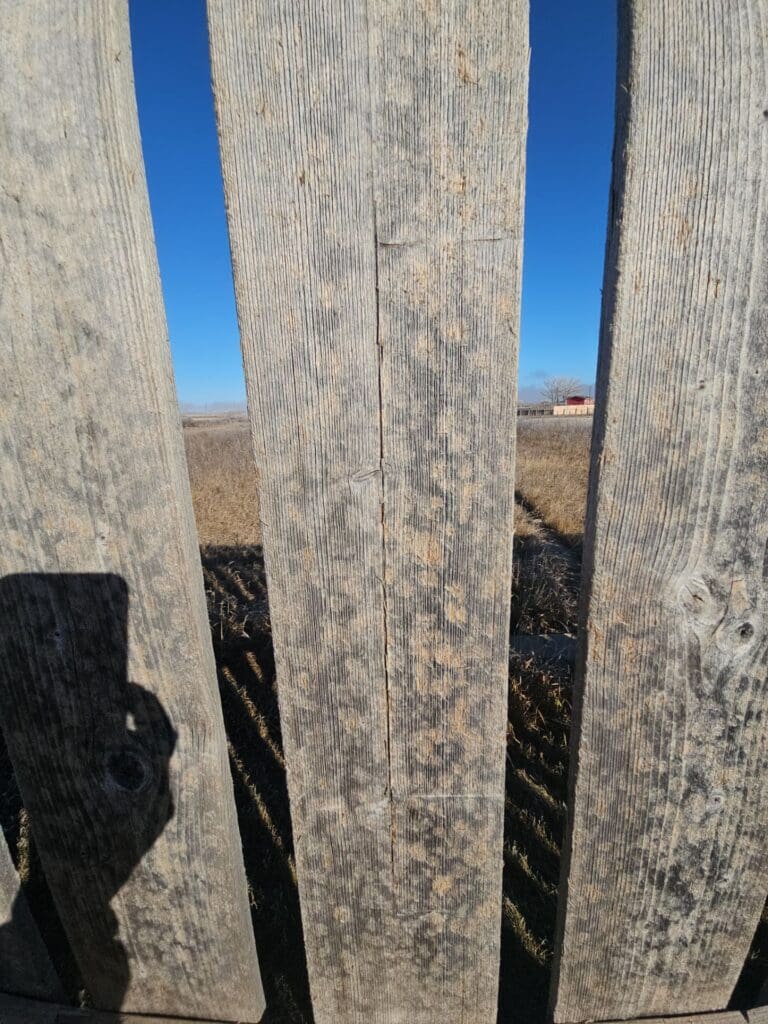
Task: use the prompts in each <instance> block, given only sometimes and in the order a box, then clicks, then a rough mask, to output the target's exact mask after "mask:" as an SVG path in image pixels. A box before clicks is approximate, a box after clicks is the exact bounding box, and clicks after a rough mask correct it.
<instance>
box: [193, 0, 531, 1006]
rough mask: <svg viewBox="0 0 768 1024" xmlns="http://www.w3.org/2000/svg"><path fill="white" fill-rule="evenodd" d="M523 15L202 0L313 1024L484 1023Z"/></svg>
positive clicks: (497, 832) (491, 944)
mask: <svg viewBox="0 0 768 1024" xmlns="http://www.w3.org/2000/svg"><path fill="white" fill-rule="evenodd" d="M527 14H528V10H527V3H526V2H525V0H512V2H504V3H500V2H498V0H480V2H473V3H469V2H467V0H457V2H453V3H451V4H438V3H434V2H432V0H426V2H419V3H417V4H416V5H414V4H412V3H410V2H408V3H406V2H404V0H398V2H389V0H388V2H385V3H382V4H369V5H368V6H367V10H366V5H365V4H363V3H355V2H342V3H339V4H334V5H330V6H329V5H327V4H323V3H320V2H319V0H301V2H299V3H294V2H291V3H288V2H287V0H286V2H283V0H280V2H277V3H275V4H269V5H254V4H251V3H247V2H245V0H236V2H235V3H229V2H227V3H225V2H223V0H210V2H209V19H210V28H211V46H212V56H213V73H214V87H215V94H216V103H217V110H218V116H219V132H220V138H221V149H222V165H223V169H224V180H225V188H226V192H227V204H228V211H229V225H230V236H231V241H232V248H233V251H234V254H235V268H236V275H235V279H236V288H237V296H238V308H239V316H240V324H241V334H242V339H243V351H244V358H245V365H246V374H247V378H248V394H249V413H250V416H251V420H252V423H253V432H254V442H255V451H256V457H257V461H258V463H259V468H260V472H261V487H262V491H261V497H262V502H263V508H264V518H265V520H266V523H265V527H264V538H265V549H266V554H267V568H268V572H269V587H270V604H271V610H272V619H273V630H274V639H275V646H276V658H277V668H278V678H279V684H280V705H281V719H282V724H283V732H284V738H285V744H286V759H287V764H288V771H289V789H290V797H291V814H292V818H293V823H294V831H295V835H296V855H297V867H298V877H299V883H300V891H301V901H302V915H303V921H304V933H305V939H306V947H307V955H308V961H309V972H310V982H311V987H312V999H313V1006H314V1013H315V1018H316V1020H317V1021H318V1024H328V1022H331V1021H333V1022H355V1024H362V1022H365V1024H369V1022H374V1024H395V1022H403V1024H405V1022H408V1024H428V1022H431V1021H432V1020H434V1015H435V1012H436V1008H439V1009H440V1013H441V1014H442V1015H444V1016H446V1017H447V1018H450V1019H451V1020H457V1021H458V1020H462V1021H464V1022H465V1024H480V1022H482V1024H489V1022H491V1021H493V1020H494V1019H495V1016H496V989H497V981H498V952H499V948H498V947H499V934H500V911H501V853H502V850H501V847H502V817H503V778H504V722H505V711H506V707H505V695H506V666H507V646H508V628H509V596H510V570H511V539H512V506H513V478H514V466H513V459H514V451H513V445H514V428H515V400H514V396H515V392H516V361H517V334H518V323H517V322H518V309H519V283H520V256H521V252H520V240H521V235H522V230H521V228H522V196H523V174H524V168H523V160H524V145H525V131H526V113H525V105H526V88H527V73H528V38H527ZM264 111H268V112H269V117H266V116H265V115H264ZM296 168H299V169H300V171H301V177H300V178H299V176H298V175H297V172H296ZM374 467H375V468H374ZM267 524H268V525H267ZM307 549H311V550H313V551H314V552H315V558H314V564H313V569H312V571H311V572H310V571H308V570H307V567H306V564H305V562H304V560H303V559H302V558H301V557H300V552H301V551H304V550H307Z"/></svg>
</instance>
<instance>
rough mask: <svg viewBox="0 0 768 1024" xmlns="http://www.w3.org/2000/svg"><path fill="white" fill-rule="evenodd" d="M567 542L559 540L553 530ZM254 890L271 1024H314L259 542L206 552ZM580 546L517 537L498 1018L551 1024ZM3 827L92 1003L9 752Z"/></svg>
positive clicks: (756, 957)
mask: <svg viewBox="0 0 768 1024" xmlns="http://www.w3.org/2000/svg"><path fill="white" fill-rule="evenodd" d="M556 540H557V538H556ZM202 561H203V571H204V577H205V587H206V593H207V599H208V610H209V615H210V621H211V631H212V637H213V644H214V650H215V655H216V666H217V672H218V680H219V686H220V690H221V697H222V706H223V710H224V718H225V723H226V728H227V734H228V739H229V753H230V763H231V767H232V775H233V780H234V787H235V799H236V804H237V811H238V817H239V824H240V831H241V836H242V841H243V850H244V856H245V863H246V872H247V875H248V890H249V898H250V902H251V907H252V912H253V924H254V930H255V934H256V941H257V945H258V950H259V957H260V963H261V971H262V978H263V981H264V988H265V993H266V997H267V1006H268V1010H267V1015H266V1017H265V1022H266V1024H294V1022H296V1024H299V1022H307V1024H309V1022H311V1021H312V1011H311V1005H310V998H309V986H308V981H307V972H306V961H305V956H304V946H303V938H302V928H301V916H300V909H299V899H298V890H297V885H296V871H295V863H294V858H293V843H292V836H291V822H290V813H289V804H288V795H287V788H286V776H285V763H284V758H283V748H282V740H281V734H280V718H279V711H278V703H277V689H276V680H275V665H274V656H273V649H272V635H271V627H270V620H269V610H268V601H267V590H266V581H265V575H264V563H263V558H262V553H261V549H260V548H258V547H251V548H222V547H209V548H207V549H205V550H204V551H203V555H202ZM577 598H578V552H576V553H575V554H574V552H573V549H571V552H570V553H568V552H567V551H564V550H563V546H562V545H561V544H558V543H554V544H553V542H552V537H550V536H548V535H544V536H541V535H538V536H522V537H518V538H517V539H516V540H515V576H514V585H513V594H512V615H511V632H512V634H513V637H515V636H516V637H520V638H526V637H529V638H539V639H540V640H543V641H544V642H543V643H542V644H541V645H540V650H539V651H537V650H536V649H535V645H534V650H533V651H531V650H527V649H526V650H524V649H523V648H524V647H525V645H519V647H518V649H516V648H515V644H514V642H513V645H512V650H511V653H510V672H509V715H508V726H507V770H506V801H505V805H506V813H505V835H504V886H503V908H502V948H501V976H500V992H499V1011H500V1012H499V1021H500V1024H508V1022H511V1021H524V1022H525V1024H544V1022H545V1021H546V1019H547V1000H548V988H549V977H550V969H551V961H552V953H553V944H554V933H555V915H556V907H557V890H558V881H559V861H560V847H561V844H562V841H563V836H564V830H565V818H566V811H565V800H566V789H567V775H568V740H569V735H568V734H569V727H570V713H571V682H572V680H571V675H572V664H571V659H570V658H569V657H562V656H560V657H552V656H551V654H547V651H550V652H551V650H552V649H557V645H556V644H555V645H549V646H548V645H547V643H546V641H547V640H556V639H557V638H561V637H563V636H569V635H572V634H574V633H575V630H576V616H577ZM0 823H1V824H2V826H3V829H4V831H5V833H6V836H7V838H8V840H9V845H10V846H11V849H12V852H13V855H14V858H15V860H16V863H17V865H18V866H19V867H20V870H21V873H22V878H23V884H24V888H25V890H26V892H27V895H28V899H29V902H30V905H31V907H32V910H33V913H34V916H35V917H36V919H37V921H38V924H39V926H40V928H41V931H42V932H43V935H44V938H45V940H46V942H47V944H48V946H49V949H50V950H51V952H52V954H53V959H54V962H55V964H56V967H57V969H58V971H59V973H60V975H61V977H62V980H64V982H65V984H66V986H67V989H68V991H69V993H70V995H71V996H72V997H73V999H75V998H77V997H79V1001H83V1000H87V995H85V994H83V993H82V991H78V990H79V987H80V986H79V979H78V977H77V971H76V968H75V966H74V963H73V961H72V958H71V955H70V954H69V951H68V949H67V946H66V941H65V940H64V938H63V932H62V930H61V927H60V925H59V923H58V919H57V917H56V913H55V910H54V908H53V904H52V901H51V898H50V894H49V893H48V890H47V887H46V885H45V880H44V878H43V875H42V871H41V869H40V865H39V861H38V859H37V857H36V854H35V850H34V844H33V842H32V840H31V835H30V830H29V826H28V821H27V818H26V815H25V812H24V810H23V808H22V807H21V803H20V801H19V797H18V793H17V791H16V788H15V784H14V781H13V775H12V771H11V768H10V764H9V762H8V760H7V757H6V756H5V753H4V751H2V750H0ZM766 949H768V925H766V923H765V920H764V921H763V923H761V927H760V928H759V929H758V933H757V935H756V937H755V942H754V943H753V948H752V952H751V954H750V958H749V960H748V961H747V965H746V967H745V970H744V973H743V975H742V978H741V980H740V982H739V986H738V987H737V992H736V994H735V997H734V1006H739V1007H741V1006H746V1005H749V1004H754V1000H755V995H756V991H757V988H758V987H759V984H760V981H761V980H762V979H763V978H764V977H765V975H766V973H767V972H766V959H765V950H766Z"/></svg>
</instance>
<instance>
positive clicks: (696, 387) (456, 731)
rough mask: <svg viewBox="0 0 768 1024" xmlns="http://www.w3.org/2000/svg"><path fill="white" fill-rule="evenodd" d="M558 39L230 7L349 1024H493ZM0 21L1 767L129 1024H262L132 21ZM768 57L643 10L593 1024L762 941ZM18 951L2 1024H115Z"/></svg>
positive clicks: (263, 452) (262, 366) (604, 354)
mask: <svg viewBox="0 0 768 1024" xmlns="http://www.w3.org/2000/svg"><path fill="white" fill-rule="evenodd" d="M527 6H528V5H527V3H526V0H471V2H470V0H438V2H431V0H424V2H421V0H419V2H417V3H413V2H406V0H382V2H381V3H377V4H366V3H364V2H362V0H340V2H338V3H331V4H329V3H324V2H320V0H265V2H262V3H252V2H250V0H209V3H208V10H209V26H210V40H211V59H212V70H213V80H214V89H215V96H216V106H217V114H218V123H219V135H220V142H221V154H222V165H223V172H224V183H225V188H226V197H227V210H228V217H229V228H230V236H231V244H232V254H233V266H234V272H235V283H236V291H237V301H238V309H239V318H240V327H241V334H242V344H243V353H244V362H245V370H246V380H247V387H248V405H249V414H250V418H251V425H252V430H253V438H254V449H255V457H256V460H257V463H258V466H259V470H260V474H261V477H260V479H261V508H262V517H263V528H264V545H265V550H266V556H267V564H268V576H269V599H270V610H271V619H272V626H273V633H274V643H275V655H276V660H277V671H278V676H279V683H280V712H281V722H282V729H283V736H284V741H285V749H286V757H287V763H288V772H289V789H290V801H291V815H292V820H293V829H294V839H295V845H296V859H297V870H298V879H299V889H300V896H301V907H302V919H303V927H304V936H305V944H306V952H307V960H308V966H309V973H310V985H311V992H312V1001H313V1008H314V1014H315V1019H316V1021H317V1024H331V1022H333V1024H340V1022H341V1024H343V1022H350V1024H353V1022H354V1024H363V1022H374V1024H405V1022H408V1024H428V1022H433V1021H436V1020H447V1021H457V1022H458V1021H462V1022H465V1024H470V1022H472V1024H481V1022H482V1024H487V1022H492V1021H493V1020H495V1016H496V1003H497V984H498V972H499V935H500V913H501V863H502V838H503V837H502V832H503V804H504V740H505V717H506V676H507V659H508V634H509V600H510V580H511V545H512V510H513V493H514V436H515V422H516V415H515V398H514V396H515V390H516V368H517V366H516V364H517V339H518V321H519V300H520V268H521V250H522V214H523V184H524V172H525V166H524V161H525V139H526V117H527V115H526V96H527V78H528V59H529V52H528V28H527V19H528V10H527ZM0 15H1V17H0V21H1V23H2V24H1V25H0V125H1V126H2V130H0V153H1V155H2V160H1V161H0V186H1V187H0V259H1V260H2V271H1V273H0V334H1V336H2V343H1V344H0V453H1V454H0V477H1V479H2V502H1V504H0V523H1V524H2V538H3V541H2V548H1V549H0V573H2V579H0V615H1V621H2V626H1V627H0V680H1V684H2V685H1V689H0V710H1V712H2V725H3V731H4V734H5V740H6V744H7V747H8V750H9V753H10V756H11V758H12V761H13V766H14V769H15V773H16V776H17V780H18V783H19V787H20V789H21V793H22V796H23V799H24V802H25V805H26V807H27V809H28V812H29V815H30V819H31V823H32V828H33V830H34V837H35V841H36V844H37V847H38V849H39V853H40V857H41V860H42V864H43V867H44V870H45V875H46V880H47V883H48V885H49V887H50V890H51V893H52V895H53V898H54V900H55V903H56V907H57V909H58V912H59V915H60V917H61V920H62V922H63V925H64V927H65V929H66V933H67V939H68V942H69V944H70V946H71V949H72V951H73V953H74V956H75V958H76V960H77V964H78V967H79V970H80V972H81V974H82V977H83V980H84V982H85V984H86V986H87V988H88V990H89V992H90V994H91V997H92V1000H93V1003H94V1005H95V1006H96V1007H98V1008H100V1010H102V1011H118V1010H119V1011H122V1013H121V1015H120V1018H119V1019H131V1015H133V1014H152V1015H155V1016H157V1017H161V1016H166V1017H167V1016H173V1017H186V1018H190V1019H196V1020H202V1019H207V1020H216V1021H235V1020H239V1021H250V1022H255V1021H258V1020H259V1019H260V1017H261V1015H262V1012H263V1009H264V1000H263V995H262V990H261V983H260V979H259V970H258V966H257V960H256V950H255V946H254V940H253V935H252V930H251V923H250V913H249V906H248V897H247V892H246V883H245V876H244V871H243V863H242V854H241V850H240V841H239V834H238V830H237V824H236V817H235V807H234V801H233V797H232V786H231V780H230V776H229V769H228V765H227V752H226V737H225V733H224V725H223V719H222V713H221V708H220V705H219V699H218V695H217V688H216V680H215V669H214V663H213V657H212V651H211V645H210V640H209V632H208V625H207V620H206V613H205V604H204V596H203V590H202V585H201V577H200V568H199V557H198V552H197V546H196V538H195V530H194V524H193V520H192V512H191V505H190V497H189V489H188V483H187V478H186V469H185V464H184V452H183V446H182V440H181V430H180V420H179V414H178V410H177V406H176V399H175V394H174V388H173V383H172V372H171V365H170V354H169V348H168V344H167V340H166V327H165V322H164V313H163V308H162V300H161V293H160V285H159V278H158V272H157V266H156V258H155V252H154V243H153V237H152V226H151V220H150V214H149V206H148V200H147V191H146V184H145V179H144V170H143V163H142V157H141V150H140V142H139V133H138V126H137V118H136V109H135V98H134V92H133V82H132V73H131V56H130V41H129V38H128V17H127V4H126V2H125V0H40V2H39V3H34V4H32V3H19V2H18V0H0ZM607 16H610V13H609V12H607ZM767 41H768V0H676V2H675V3H673V4H670V3H669V2H668V0H622V3H621V4H620V58H619V67H618V88H617V97H618V110H617V133H616V141H615V153H614V165H615V166H614V182H613V189H612V202H611V212H610V224H609V237H608V245H607V256H606V281H605V290H604V308H603V324H602V336H601V348H600V368H599V382H598V400H597V406H596V409H597V413H596V424H595V439H594V444H593V459H592V474H591V485H590V499H589V515H588V530H587V539H586V547H585V565H584V576H583V594H584V598H583V616H582V620H583V631H582V637H581V653H580V657H579V664H578V669H577V680H576V722H577V728H576V729H575V730H574V734H575V736H574V742H573V752H572V777H571V795H570V801H569V822H570V824H569V829H568V835H567V840H566V850H565V854H566V856H565V858H564V860H565V865H564V872H563V878H562V885H561V896H560V912H559V926H558V936H557V943H556V951H555V953H556V957H555V959H556V968H555V972H554V979H553V988H552V1012H553V1014H554V1019H555V1021H556V1022H558V1024H567V1022H580V1021H586V1020H599V1021H610V1020H617V1019H627V1018H630V1019H631V1018H644V1017H645V1018H647V1017H653V1016H659V1017H666V1016H673V1015H675V1016H683V1017H684V1018H685V1019H687V1015H691V1014H704V1013H710V1012H711V1011H720V1010H723V1008H725V1007H726V1006H727V1004H728V1002H729V999H730V996H731V993H732V990H733V987H734V984H735V982H736V979H737V977H738V975H739V972H740V970H741V967H742V965H743V963H744V960H745V957H746V955H747V952H748V950H749V946H750V941H751V939H752V936H753V934H754V932H755V928H756V925H757V922H758V918H759V915H760V912H761V910H762V908H763V905H764V903H765V900H766V895H767V894H768V842H766V839H765V836H766V830H767V829H768V785H767V784H766V782H767V780H768V763H766V762H767V759H768V744H767V743H766V739H765V736H766V731H765V726H764V723H763V714H764V712H765V711H766V709H767V708H768V692H767V682H766V680H767V676H768V672H767V670H766V662H767V661H768V635H767V633H768V629H767V626H766V621H767V618H768V604H767V603H766V596H765V594H766V590H765V579H766V571H767V570H766V564H767V561H766V558H767V556H766V552H768V478H767V477H766V474H767V473H768V402H766V398H765V394H766V384H767V381H766V376H767V375H768V316H767V315H766V311H767V310H768V302H767V301H766V300H767V299H768V294H767V293H768V265H767V257H768V206H767V202H766V196H765V188H766V184H765V183H766V182H767V181H768V110H766V109H765V108H766V105H767V104H768V61H767V59H766V57H767V55H766V45H767ZM563 116H570V114H569V112H568V110H567V106H566V107H565V108H564V111H563ZM764 218H766V219H764ZM0 917H2V927H0V991H3V992H5V993H8V995H6V996H0V1022H3V1024H5V1022H11V1021H21V1020H30V1019H35V1020H39V1021H50V1022H55V1021H77V1020H81V1019H82V1020H84V1021H85V1020H91V1021H105V1022H106V1021H108V1020H113V1021H116V1020H117V1019H118V1017H115V1016H111V1015H110V1014H109V1013H106V1012H104V1013H102V1012H96V1011H79V1010H72V1009H66V1008H64V1007H63V1006H62V1002H63V996H62V993H61V990H60V985H59V982H58V979H57V978H56V975H55V972H54V970H53V968H52V967H51V964H50V962H49V959H48V955H47V953H46V949H45V945H44V943H43V941H42V939H41V937H40V935H39V933H38V930H37V926H36V924H35V920H34V917H33V915H32V914H31V912H30V909H29V907H28V906H27V904H26V901H25V895H24V892H23V890H21V889H20V888H19V884H18V880H17V878H16V876H15V870H14V868H13V864H12V863H11V861H10V858H9V855H8V853H7V851H6V850H5V848H0ZM34 1000H37V1002H35V1001H34ZM40 1000H42V1002H41V1001H40ZM748 1016H749V1021H750V1022H755V1024H763V1022H764V1021H765V1020H766V1019H767V1018H766V1013H765V1011H761V1010H756V1011H754V1012H752V1013H750V1014H749V1015H748ZM133 1019H135V1018H133ZM710 1019H712V1020H714V1021H715V1022H717V1024H740V1022H743V1021H744V1019H745V1018H744V1016H743V1015H742V1014H739V1013H735V1012H723V1013H722V1014H715V1015H714V1016H712V1017H711V1018H710Z"/></svg>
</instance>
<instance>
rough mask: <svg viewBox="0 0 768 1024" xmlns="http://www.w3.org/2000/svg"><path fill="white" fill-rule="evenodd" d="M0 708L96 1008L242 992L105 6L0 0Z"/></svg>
mask: <svg viewBox="0 0 768 1024" xmlns="http://www.w3.org/2000/svg"><path fill="white" fill-rule="evenodd" d="M0 7H1V8H2V33H0V119H1V124H2V129H1V130H0V186H1V187H0V221H1V222H2V243H1V245H0V261H2V265H1V266H0V334H1V335H2V339H3V341H2V346H0V450H1V451H2V453H3V465H2V474H0V478H1V480H2V483H1V484H0V487H1V488H2V491H1V492H0V494H1V497H0V533H1V534H2V538H3V542H2V547H1V548H0V574H4V575H5V578H4V579H2V580H0V648H2V650H1V652H0V711H1V712H2V724H3V728H4V730H5V733H6V739H7V743H8V748H9V753H10V755H11V757H12V760H13V762H14V766H15V769H16V773H17V777H18V780H19V785H20V787H21V790H22V795H23V797H24V801H25V803H26V806H27V808H28V810H29V813H30V818H31V823H32V828H33V831H34V835H35V840H36V842H37V845H38V847H39V851H40V856H41V859H42V862H43V866H44V868H45V872H46V875H47V879H48V883H49V885H50V888H51V890H52V892H53V895H54V898H55V900H56V903H57V906H58V910H59V914H60V916H61V919H62V923H63V924H64V926H65V928H66V929H67V933H68V936H69V939H70V941H71V944H72V947H73V950H74V953H75V956H76V957H77V960H78V963H79V965H80V968H81V970H82V973H83V977H84V980H85V982H86V985H87V987H88V989H89V990H90V992H91V993H92V995H93V998H94V1000H95V1001H96V1003H97V1005H99V1006H102V1007H105V1008H118V1007H120V1006H122V1007H124V1008H126V1009H131V1010H136V1011H151V1012H153V1013H159V1014H174V1015H180V1014H190V1015H192V1016H199V1017H204V1016H208V1017H224V1018H227V1019H235V1018H237V1019H241V1020H249V1021H254V1020H258V1018H259V1017H260V1014H261V1011H262V1007H263V1000H262V994H261V986H260V982H259V977H258V967H257V964H256V958H255V950H254V943H253V936H252V929H251V922H250V917H249V908H248V902H247V895H246V886H245V878H244V872H243V865H242V854H241V850H240V843H239V834H238V830H237V824H236V819H235V808H234V800H233V796H232V786H231V779H230V776H229V770H228V763H227V752H226V742H225V736H224V728H223V722H222V716H221V709H220V706H219V701H218V695H217V689H216V681H215V670H214V664H213V656H212V651H211V645H210V637H209V632H208V625H207V619H206V613H205V603H204V596H203V589H202V581H201V573H200V563H199V556H198V553H197V548H196V539H195V530H194V524H193V520H192V511H191V503H190V497H189V492H188V483H187V478H186V469H185V465H184V452H183V446H182V440H181V431H180V422H179V413H178V408H177V404H176V398H175V393H174V387H173V380H172V372H171V362H170V353H169V347H168V342H167V335H166V326H165V320H164V314H163V308H162V299H161V292H160V284H159V277H158V270H157V265H156V259H155V252H154V243H153V237H152V226H151V222H150V216H149V207H148V201H147V192H146V184H145V180H144V169H143V163H142V157H141V148H140V143H139V133H138V125H137V118H136V109H135V97H134V92H133V81H132V73H131V51H130V42H129V36H128V12H127V4H126V3H125V2H124V0H103V2H100V3H90V2H86V0H77V2H75V0H44V2H41V3H35V4H19V3H15V2H11V0H2V2H1V3H0Z"/></svg>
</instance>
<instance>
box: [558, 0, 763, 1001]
mask: <svg viewBox="0 0 768 1024" xmlns="http://www.w3.org/2000/svg"><path fill="white" fill-rule="evenodd" d="M621 8H622V16H621V28H620V50H621V59H620V65H619V75H620V77H619V89H618V116H617V138H616V143H615V169H614V203H613V207H612V222H611V225H610V229H609V244H608V254H607V268H606V289H605V301H604V311H603V327H602V340H601V353H600V367H599V389H598V399H597V422H596V437H595V445H594V449H593V468H592V482H591V494H590V526H589V529H588V536H587V544H586V551H585V577H584V579H585V586H586V597H585V602H586V604H585V607H586V615H585V620H586V630H585V637H584V647H583V650H582V657H581V665H580V679H579V686H578V692H577V709H576V712H577V714H576V720H577V723H578V727H577V730H576V733H577V736H578V751H577V754H578V756H577V764H576V766H575V776H574V784H573V785H574V794H573V799H572V815H571V828H570V834H569V839H568V856H567V859H566V875H565V876H564V877H565V881H566V882H567V892H566V894H565V899H564V901H563V906H562V907H561V910H562V916H561V927H560V936H559V942H560V948H559V950H558V954H559V969H558V972H557V974H558V977H557V978H556V988H555V992H554V1003H555V1019H556V1020H557V1021H580V1020H585V1019H597V1020H605V1019H610V1018H612V1017H617V1018H627V1017H650V1016H654V1015H660V1016H661V1015H665V1014H681V1013H692V1012H697V1011H705V1010H715V1009H719V1008H721V1007H724V1006H725V1005H726V1004H727V1002H728V999H729V996H730V994H731V991H732V989H733V986H734V984H735V982H736V979H737V977H738V974H739V971H740V969H741V966H742V963H743V960H744V958H745V955H746V953H747V950H748V947H749V943H750V940H751V938H752V936H753V934H754V930H755V927H756V925H757V922H758V918H759V915H760V912H761V909H762V907H763V904H764V902H765V896H766V889H767V888H768V882H766V872H767V871H768V847H767V846H766V843H765V834H766V829H767V828H768V787H767V786H766V772H768V744H767V743H766V731H765V722H764V720H763V719H764V715H765V713H766V708H767V705H768V692H767V690H766V661H767V660H768V627H767V622H766V616H767V615H768V605H767V604H766V586H765V579H766V552H767V551H768V483H767V482H766V466H767V465H768V405H766V400H765V392H766V375H767V374H768V319H767V318H766V308H767V306H766V300H767V299H768V266H767V262H766V257H767V256H768V236H767V235H766V212H767V211H766V201H765V182H766V175H767V173H768V152H767V149H768V115H766V113H765V106H766V99H767V98H768V80H767V79H768V74H767V72H766V50H765V45H766V39H768V6H766V3H765V0H715V2H712V0H681V2H680V3H677V4H673V5H669V4H667V3H664V2H663V0H625V2H623V4H622V5H621Z"/></svg>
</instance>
